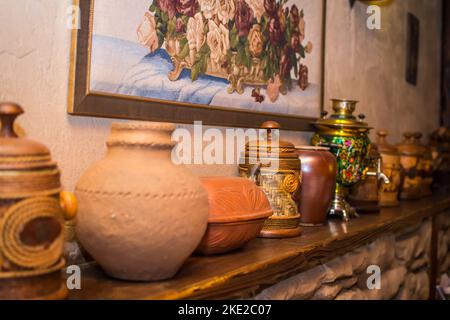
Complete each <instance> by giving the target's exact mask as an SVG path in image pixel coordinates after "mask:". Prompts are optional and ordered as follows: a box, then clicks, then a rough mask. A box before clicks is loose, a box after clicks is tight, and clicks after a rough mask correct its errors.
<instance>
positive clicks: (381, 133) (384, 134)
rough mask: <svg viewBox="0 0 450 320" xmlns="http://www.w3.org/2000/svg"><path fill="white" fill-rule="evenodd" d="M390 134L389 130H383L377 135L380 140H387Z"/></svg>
mask: <svg viewBox="0 0 450 320" xmlns="http://www.w3.org/2000/svg"><path fill="white" fill-rule="evenodd" d="M388 134H389V132H388V131H387V130H384V129H381V130H378V131H377V135H378V136H379V137H380V138H386V137H387V136H388Z"/></svg>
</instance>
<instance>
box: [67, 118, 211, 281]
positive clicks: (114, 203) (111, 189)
mask: <svg viewBox="0 0 450 320" xmlns="http://www.w3.org/2000/svg"><path fill="white" fill-rule="evenodd" d="M173 130H174V126H173V125H172V124H159V123H140V122H133V123H125V124H113V126H112V132H111V136H110V138H109V140H108V143H107V145H108V153H107V155H106V157H105V158H104V159H102V160H101V161H99V162H98V163H97V164H95V165H94V166H92V167H91V168H90V169H89V170H88V171H87V172H86V173H85V174H84V175H83V177H82V178H81V180H80V181H79V183H78V185H77V187H76V194H77V196H78V197H79V201H80V207H79V215H78V223H77V229H76V231H77V236H78V239H79V240H80V242H81V244H82V245H83V246H84V248H85V249H86V250H87V251H88V252H89V254H91V255H92V257H93V258H94V259H96V260H97V262H98V263H99V264H100V266H101V267H102V268H103V269H104V270H105V271H106V273H108V274H109V275H111V276H113V277H116V278H119V279H124V280H137V281H150V280H162V279H167V278H171V277H172V276H174V275H175V273H176V272H177V271H178V270H179V269H180V267H181V266H182V264H183V263H184V261H185V260H186V259H187V258H188V257H189V256H190V255H191V254H192V252H193V251H194V250H195V248H196V247H197V245H198V244H199V242H200V240H201V238H202V237H203V235H204V233H205V230H206V226H207V220H208V197H207V194H206V191H205V190H204V189H203V187H202V185H201V183H200V180H199V179H198V178H196V177H194V176H193V175H192V174H190V173H189V172H188V171H187V170H186V169H185V168H184V167H182V166H175V165H174V164H173V163H172V161H171V148H172V147H173V143H172V142H171V133H172V131H173Z"/></svg>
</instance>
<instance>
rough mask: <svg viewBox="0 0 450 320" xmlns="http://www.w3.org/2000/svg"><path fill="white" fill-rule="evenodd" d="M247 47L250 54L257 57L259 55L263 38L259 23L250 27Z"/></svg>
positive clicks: (262, 45)
mask: <svg viewBox="0 0 450 320" xmlns="http://www.w3.org/2000/svg"><path fill="white" fill-rule="evenodd" d="M248 47H249V50H250V54H251V55H252V56H253V57H255V58H257V57H259V56H260V55H261V52H262V51H263V47H264V38H263V35H262V33H261V26H260V25H259V24H254V25H253V27H252V28H251V29H250V32H249V34H248Z"/></svg>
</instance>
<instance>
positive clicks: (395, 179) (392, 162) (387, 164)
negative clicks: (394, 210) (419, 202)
mask: <svg viewBox="0 0 450 320" xmlns="http://www.w3.org/2000/svg"><path fill="white" fill-rule="evenodd" d="M377 136H378V141H377V146H378V151H379V152H380V154H381V158H382V171H383V173H384V174H385V175H386V176H387V177H388V178H389V183H384V182H381V185H380V189H379V195H380V202H379V204H380V207H395V206H398V205H399V203H400V202H399V201H398V193H399V190H400V186H401V183H402V179H403V169H402V165H401V163H400V153H399V152H398V150H397V148H395V147H394V146H392V145H390V144H389V143H388V141H387V136H388V132H387V131H386V130H379V131H378V132H377Z"/></svg>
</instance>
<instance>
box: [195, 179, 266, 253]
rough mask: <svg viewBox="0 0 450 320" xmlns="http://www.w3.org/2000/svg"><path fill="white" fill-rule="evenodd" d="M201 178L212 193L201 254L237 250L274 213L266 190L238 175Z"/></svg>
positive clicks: (255, 236)
mask: <svg viewBox="0 0 450 320" xmlns="http://www.w3.org/2000/svg"><path fill="white" fill-rule="evenodd" d="M201 181H202V184H203V187H204V188H205V189H206V191H207V192H208V198H209V219H208V229H207V230H206V234H205V236H204V237H203V240H202V241H201V243H200V245H199V247H198V248H197V252H198V253H201V254H207V255H209V254H218V253H225V252H229V251H233V250H236V249H238V248H240V247H242V246H244V245H245V244H246V243H247V242H249V241H251V240H253V239H255V238H257V237H258V236H259V233H260V232H261V229H262V228H263V226H264V222H265V221H266V219H267V218H269V217H270V216H271V215H272V212H273V211H272V208H271V207H270V203H269V200H267V197H266V195H265V194H264V191H262V190H261V189H260V188H258V187H257V186H256V185H255V183H253V182H252V181H250V180H248V179H244V178H238V177H205V178H202V179H201Z"/></svg>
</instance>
